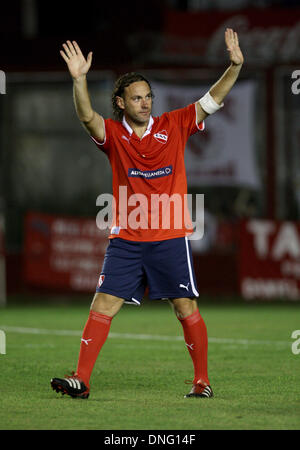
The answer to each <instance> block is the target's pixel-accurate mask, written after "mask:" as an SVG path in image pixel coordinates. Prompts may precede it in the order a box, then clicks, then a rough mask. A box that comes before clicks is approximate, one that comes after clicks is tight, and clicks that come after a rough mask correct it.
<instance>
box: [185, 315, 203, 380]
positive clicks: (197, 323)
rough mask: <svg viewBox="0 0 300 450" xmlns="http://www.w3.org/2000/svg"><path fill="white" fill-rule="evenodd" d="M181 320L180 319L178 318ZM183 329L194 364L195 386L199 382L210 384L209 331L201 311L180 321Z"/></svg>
mask: <svg viewBox="0 0 300 450" xmlns="http://www.w3.org/2000/svg"><path fill="white" fill-rule="evenodd" d="M178 319H179V318H178ZM179 321H180V322H181V325H182V327H183V332H184V340H185V343H186V346H187V348H188V350H189V353H190V355H191V358H192V361H193V364H194V380H193V383H194V384H195V383H196V382H197V381H198V380H201V381H203V382H204V383H206V384H209V380H208V375H207V329H206V325H205V322H204V320H203V319H202V317H201V315H200V313H199V310H198V309H197V310H196V311H195V312H193V314H191V315H190V316H188V317H185V318H184V319H179Z"/></svg>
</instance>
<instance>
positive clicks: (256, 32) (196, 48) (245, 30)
mask: <svg viewBox="0 0 300 450" xmlns="http://www.w3.org/2000/svg"><path fill="white" fill-rule="evenodd" d="M179 24H180V25H179ZM227 27H229V28H233V29H234V30H235V31H237V32H238V35H239V40H240V44H241V48H242V50H243V52H244V54H245V55H246V61H247V64H256V65H261V66H267V65H270V64H273V63H287V62H296V61H299V60H300V8H293V9H289V8H272V9H270V8H268V9H266V10H263V9H261V8H251V9H245V10H237V11H234V10H228V11H213V12H212V11H199V12H195V11H193V12H183V11H178V10H171V9H169V10H168V11H167V12H166V14H165V22H164V35H163V39H162V43H161V45H160V46H159V45H157V46H156V52H155V54H154V55H152V58H153V59H154V57H155V59H156V60H160V61H164V62H178V63H180V64H184V63H189V64H191V63H194V64H203V63H209V64H216V65H219V64H220V63H224V62H225V61H226V60H227V58H228V56H227V52H226V49H225V44H224V32H225V29H226V28H227Z"/></svg>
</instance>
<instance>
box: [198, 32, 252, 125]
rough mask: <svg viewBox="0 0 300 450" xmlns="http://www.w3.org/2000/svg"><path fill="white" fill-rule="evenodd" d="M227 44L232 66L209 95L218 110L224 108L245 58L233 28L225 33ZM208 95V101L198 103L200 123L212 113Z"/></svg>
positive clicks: (211, 89)
mask: <svg viewBox="0 0 300 450" xmlns="http://www.w3.org/2000/svg"><path fill="white" fill-rule="evenodd" d="M225 43H226V46H227V50H228V52H229V57H230V62H231V64H230V66H229V67H228V69H227V70H226V71H225V72H224V74H223V75H222V76H221V78H220V79H219V80H218V81H217V82H216V83H215V84H214V85H213V86H212V87H211V88H210V90H209V95H210V96H211V98H212V103H213V102H215V104H216V105H215V106H216V109H217V108H218V107H221V106H222V102H223V100H224V98H225V97H226V95H227V94H228V93H229V91H230V90H231V88H232V87H233V85H234V83H235V82H236V80H237V78H238V76H239V73H240V70H241V68H242V65H243V62H244V57H243V54H242V51H241V49H240V46H239V39H238V35H237V33H236V32H235V31H233V30H232V29H231V28H227V29H226V31H225ZM206 95H207V97H206V101H204V102H202V101H201V100H202V99H201V100H200V101H199V102H197V122H198V123H200V122H201V121H202V120H203V119H205V117H207V116H208V114H209V113H210V112H209V108H207V107H206V106H205V105H206V103H207V101H208V102H210V100H211V99H210V98H209V96H208V94H206ZM201 103H202V106H201ZM204 108H205V109H204Z"/></svg>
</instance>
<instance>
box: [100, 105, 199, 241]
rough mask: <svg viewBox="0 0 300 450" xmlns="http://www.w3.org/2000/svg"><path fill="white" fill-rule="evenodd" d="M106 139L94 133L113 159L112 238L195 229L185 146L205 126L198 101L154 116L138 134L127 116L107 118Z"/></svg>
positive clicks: (156, 236)
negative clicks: (185, 159) (198, 109)
mask: <svg viewBox="0 0 300 450" xmlns="http://www.w3.org/2000/svg"><path fill="white" fill-rule="evenodd" d="M104 123H105V141H104V142H103V143H100V142H98V141H97V140H96V139H95V138H94V137H92V139H93V140H94V142H95V143H96V145H97V147H98V148H99V149H101V150H103V151H104V152H105V153H106V154H107V156H108V158H109V161H110V164H111V167H112V176H113V197H114V208H113V209H114V211H113V222H112V227H111V231H110V236H109V237H110V238H114V237H120V238H122V239H127V240H131V241H161V240H166V239H173V238H177V237H183V236H186V235H188V234H191V233H192V231H193V230H192V224H191V218H190V214H189V211H188V208H187V198H186V194H187V181H186V172H185V165H184V150H185V145H186V142H187V139H188V138H189V136H191V135H192V134H194V133H196V132H197V131H199V130H203V129H204V122H201V123H200V124H197V120H196V105H195V104H191V105H188V106H187V107H185V108H182V109H178V110H175V111H171V112H168V113H164V114H162V115H161V116H160V117H152V116H151V117H150V120H149V124H148V128H147V130H146V132H145V134H144V136H143V137H142V138H139V137H138V136H137V135H136V134H135V133H134V132H133V130H132V129H131V127H130V126H129V125H128V123H127V122H126V120H125V117H123V121H122V122H119V121H115V120H112V119H106V120H105V121H104Z"/></svg>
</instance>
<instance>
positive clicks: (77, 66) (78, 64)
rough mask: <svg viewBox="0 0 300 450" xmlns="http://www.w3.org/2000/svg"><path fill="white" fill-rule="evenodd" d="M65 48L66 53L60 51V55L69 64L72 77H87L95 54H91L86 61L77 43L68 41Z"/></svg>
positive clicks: (64, 45)
mask: <svg viewBox="0 0 300 450" xmlns="http://www.w3.org/2000/svg"><path fill="white" fill-rule="evenodd" d="M63 48H64V51H63V50H60V54H61V56H62V57H63V59H64V60H65V61H66V63H67V66H68V69H69V72H70V74H71V77H72V78H74V79H78V78H80V77H83V76H85V75H86V74H87V73H88V71H89V69H90V67H91V64H92V54H93V53H92V52H90V53H89V54H88V56H87V59H85V57H84V56H83V54H82V53H81V50H80V48H79V45H78V44H77V42H76V41H72V42H71V41H67V43H64V44H63Z"/></svg>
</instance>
